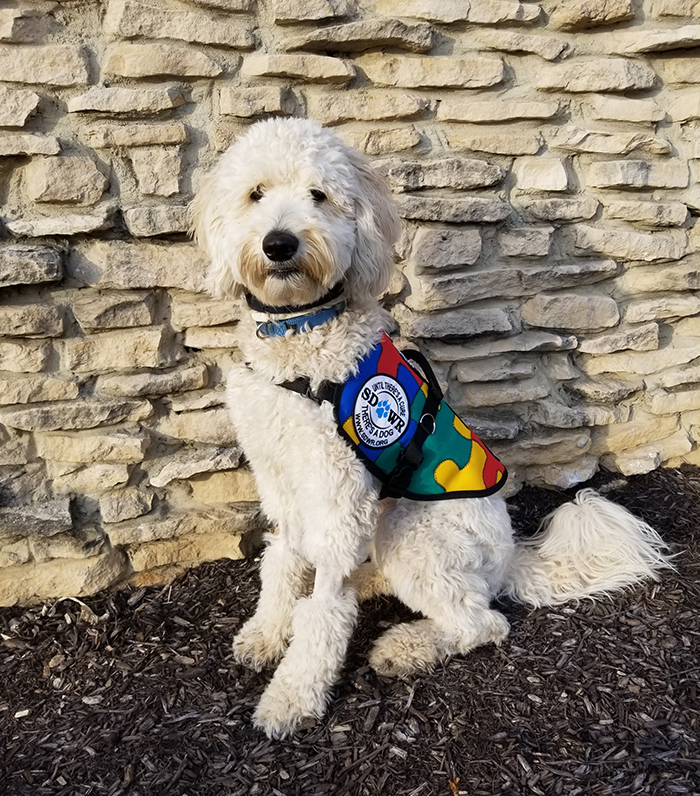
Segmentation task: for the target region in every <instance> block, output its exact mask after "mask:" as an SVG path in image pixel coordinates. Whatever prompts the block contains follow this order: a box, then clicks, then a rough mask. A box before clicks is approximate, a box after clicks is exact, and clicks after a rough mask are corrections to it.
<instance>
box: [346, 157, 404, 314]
mask: <svg viewBox="0 0 700 796" xmlns="http://www.w3.org/2000/svg"><path fill="white" fill-rule="evenodd" d="M347 155H348V158H349V159H350V162H351V163H352V165H353V167H354V170H355V176H356V179H357V186H358V191H357V195H356V197H355V221H356V224H357V228H356V239H355V251H354V252H353V256H352V265H351V268H350V270H349V272H348V273H347V275H346V280H347V282H348V286H349V288H350V291H351V292H352V294H353V295H355V296H356V297H358V298H361V297H364V296H373V297H376V296H379V295H380V294H381V293H383V292H384V290H386V288H387V287H388V286H389V281H390V280H391V275H392V273H393V271H394V267H395V266H394V243H396V241H397V240H398V237H399V235H400V234H401V218H400V217H399V214H398V211H397V209H396V205H395V204H394V201H393V199H392V197H391V192H390V190H389V186H388V185H387V183H386V181H385V180H384V179H383V178H382V177H381V176H380V175H379V174H377V172H375V171H374V169H372V167H371V166H370V164H369V161H368V160H367V159H366V158H365V157H364V155H362V154H360V153H359V152H358V151H357V150H354V149H348V150H347Z"/></svg>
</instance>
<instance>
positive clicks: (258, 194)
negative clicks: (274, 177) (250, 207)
mask: <svg viewBox="0 0 700 796" xmlns="http://www.w3.org/2000/svg"><path fill="white" fill-rule="evenodd" d="M261 199H262V191H261V190H260V186H258V187H257V188H255V189H254V190H252V191H251V192H250V201H251V202H259V201H260V200H261Z"/></svg>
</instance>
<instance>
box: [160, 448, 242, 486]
mask: <svg viewBox="0 0 700 796" xmlns="http://www.w3.org/2000/svg"><path fill="white" fill-rule="evenodd" d="M240 462H241V449H240V448H237V447H235V446H224V447H217V446H215V445H206V446H198V447H196V448H182V449H181V450H179V451H177V452H176V453H174V454H172V455H170V456H162V457H160V458H159V459H157V460H156V461H155V462H153V463H152V464H151V466H150V467H149V468H148V475H149V479H150V482H151V484H152V485H153V486H155V487H163V486H167V485H168V484H169V483H170V482H171V481H175V480H177V479H184V478H191V477H192V476H194V475H199V474H201V473H213V472H218V471H220V470H233V469H235V468H237V467H238V466H239V464H240Z"/></svg>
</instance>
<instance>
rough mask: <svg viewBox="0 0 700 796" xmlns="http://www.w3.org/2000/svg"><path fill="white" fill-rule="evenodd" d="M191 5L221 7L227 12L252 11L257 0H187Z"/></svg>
mask: <svg viewBox="0 0 700 796" xmlns="http://www.w3.org/2000/svg"><path fill="white" fill-rule="evenodd" d="M187 2H188V3H190V4H191V5H196V6H206V7H207V8H219V9H221V10H222V11H227V12H241V11H252V10H253V9H254V8H255V0H187Z"/></svg>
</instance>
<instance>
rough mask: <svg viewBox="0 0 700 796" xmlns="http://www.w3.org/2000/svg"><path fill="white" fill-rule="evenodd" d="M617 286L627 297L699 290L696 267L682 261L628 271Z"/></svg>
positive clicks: (699, 278) (698, 277)
mask: <svg viewBox="0 0 700 796" xmlns="http://www.w3.org/2000/svg"><path fill="white" fill-rule="evenodd" d="M618 286H619V288H620V289H621V290H622V291H623V292H625V293H626V294H628V295H635V294H636V293H653V292H658V291H661V290H699V289H700V274H699V273H698V268H697V265H695V264H694V263H692V262H686V261H685V260H683V261H681V262H679V263H672V264H671V265H663V266H655V267H653V268H633V269H630V270H629V271H628V272H627V273H626V274H625V275H624V276H623V277H622V278H621V279H620V280H619V282H618Z"/></svg>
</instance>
